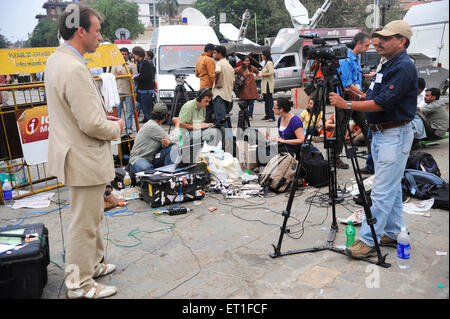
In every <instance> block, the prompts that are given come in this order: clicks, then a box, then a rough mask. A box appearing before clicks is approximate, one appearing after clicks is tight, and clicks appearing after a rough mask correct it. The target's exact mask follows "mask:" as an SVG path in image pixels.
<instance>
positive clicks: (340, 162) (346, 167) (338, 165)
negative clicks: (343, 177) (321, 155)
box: [336, 159, 350, 169]
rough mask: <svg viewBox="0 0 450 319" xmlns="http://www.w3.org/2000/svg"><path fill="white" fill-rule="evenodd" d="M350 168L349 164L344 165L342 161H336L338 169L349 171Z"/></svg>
mask: <svg viewBox="0 0 450 319" xmlns="http://www.w3.org/2000/svg"><path fill="white" fill-rule="evenodd" d="M349 167H350V166H349V165H348V164H347V163H344V162H343V161H342V160H340V159H339V160H337V161H336V168H342V169H348V168H349Z"/></svg>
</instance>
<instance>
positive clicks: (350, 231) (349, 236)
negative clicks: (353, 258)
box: [345, 220, 355, 247]
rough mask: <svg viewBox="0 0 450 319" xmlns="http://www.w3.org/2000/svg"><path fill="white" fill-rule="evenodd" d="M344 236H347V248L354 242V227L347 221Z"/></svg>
mask: <svg viewBox="0 0 450 319" xmlns="http://www.w3.org/2000/svg"><path fill="white" fill-rule="evenodd" d="M345 235H346V236H347V244H346V246H347V247H350V246H351V245H353V243H354V242H355V226H353V222H352V221H351V220H349V221H348V225H347V227H345Z"/></svg>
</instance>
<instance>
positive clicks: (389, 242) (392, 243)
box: [380, 234, 397, 248]
mask: <svg viewBox="0 0 450 319" xmlns="http://www.w3.org/2000/svg"><path fill="white" fill-rule="evenodd" d="M380 246H388V247H394V248H396V247H397V239H392V238H391V237H388V236H386V235H385V234H383V236H381V239H380Z"/></svg>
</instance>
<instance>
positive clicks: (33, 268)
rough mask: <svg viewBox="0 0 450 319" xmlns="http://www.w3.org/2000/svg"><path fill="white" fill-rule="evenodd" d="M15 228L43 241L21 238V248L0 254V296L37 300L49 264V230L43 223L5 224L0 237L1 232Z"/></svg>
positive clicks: (44, 282) (45, 280) (40, 293)
mask: <svg viewBox="0 0 450 319" xmlns="http://www.w3.org/2000/svg"><path fill="white" fill-rule="evenodd" d="M14 229H25V231H24V235H25V236H26V235H27V234H33V233H37V234H38V236H40V237H42V238H44V239H45V242H46V243H44V241H43V240H42V239H38V240H34V241H31V242H28V243H26V242H25V239H22V245H25V246H24V247H22V248H20V249H17V250H11V251H10V253H8V252H5V253H3V254H1V255H0V299H39V298H41V296H42V290H43V288H44V286H45V285H46V284H47V266H48V264H49V263H50V255H49V249H50V247H49V246H48V245H49V242H48V230H47V228H46V227H45V226H44V224H42V223H37V224H30V225H21V226H15V227H7V228H2V229H0V237H2V234H1V233H2V232H4V231H8V230H14Z"/></svg>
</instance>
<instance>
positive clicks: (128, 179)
mask: <svg viewBox="0 0 450 319" xmlns="http://www.w3.org/2000/svg"><path fill="white" fill-rule="evenodd" d="M123 186H125V188H129V187H131V177H130V174H128V172H126V173H125V176H124V178H123Z"/></svg>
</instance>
